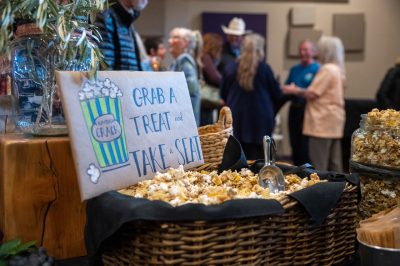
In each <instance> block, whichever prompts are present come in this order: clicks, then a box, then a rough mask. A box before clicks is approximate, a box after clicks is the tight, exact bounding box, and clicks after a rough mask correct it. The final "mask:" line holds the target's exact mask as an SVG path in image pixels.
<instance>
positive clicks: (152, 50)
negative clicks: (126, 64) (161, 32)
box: [142, 37, 167, 71]
mask: <svg viewBox="0 0 400 266" xmlns="http://www.w3.org/2000/svg"><path fill="white" fill-rule="evenodd" d="M144 46H145V48H146V53H147V54H148V56H149V58H148V59H147V60H145V61H143V62H142V68H143V70H144V71H163V70H165V67H163V65H162V62H163V60H164V58H165V54H166V53H167V49H166V48H165V47H164V44H163V41H162V39H161V38H158V37H151V38H146V39H145V41H144Z"/></svg>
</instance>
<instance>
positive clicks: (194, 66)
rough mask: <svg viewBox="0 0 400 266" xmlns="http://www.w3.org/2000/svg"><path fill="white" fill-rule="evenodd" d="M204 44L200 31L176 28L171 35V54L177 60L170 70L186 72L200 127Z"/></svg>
mask: <svg viewBox="0 0 400 266" xmlns="http://www.w3.org/2000/svg"><path fill="white" fill-rule="evenodd" d="M202 44H203V41H202V37H201V34H200V32H198V31H192V30H190V29H186V28H174V29H172V30H171V32H170V34H169V39H168V45H169V52H170V53H171V55H172V57H173V58H174V59H175V61H174V62H173V64H172V66H171V69H170V70H171V71H183V72H184V74H185V77H186V82H187V85H188V89H189V95H190V100H191V102H192V107H193V113H194V117H195V119H196V123H197V125H198V126H199V125H200V101H201V99H200V88H199V69H201V67H202V62H201V50H202Z"/></svg>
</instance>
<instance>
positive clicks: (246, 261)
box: [102, 184, 357, 266]
mask: <svg viewBox="0 0 400 266" xmlns="http://www.w3.org/2000/svg"><path fill="white" fill-rule="evenodd" d="M281 203H282V205H283V206H284V208H285V210H286V211H285V213H284V214H283V215H281V216H266V217H255V218H247V219H241V220H230V221H193V222H174V223H171V222H154V221H139V222H131V223H128V224H126V225H124V226H123V227H122V228H121V229H120V230H119V231H118V232H117V233H116V234H114V235H113V237H112V238H110V239H108V240H107V241H106V242H105V243H104V245H103V249H102V260H103V263H104V265H106V266H108V265H110V266H111V265H113V266H114V265H229V266H231V265H306V264H308V265H332V264H341V263H344V262H345V261H346V260H347V259H348V258H349V257H351V256H352V255H353V254H354V252H355V247H354V246H355V239H356V231H355V227H356V215H357V191H356V187H355V186H352V185H350V184H347V185H346V188H345V190H344V192H343V194H342V196H341V199H340V200H339V202H338V204H337V205H336V207H335V208H334V209H332V210H331V212H330V214H329V215H328V217H327V218H326V220H325V222H324V223H323V224H322V225H321V226H318V227H312V226H311V225H310V224H309V216H308V214H307V213H306V212H305V211H304V209H303V208H302V207H301V206H300V204H299V203H298V202H297V201H295V200H293V199H291V198H289V197H285V198H283V199H281Z"/></svg>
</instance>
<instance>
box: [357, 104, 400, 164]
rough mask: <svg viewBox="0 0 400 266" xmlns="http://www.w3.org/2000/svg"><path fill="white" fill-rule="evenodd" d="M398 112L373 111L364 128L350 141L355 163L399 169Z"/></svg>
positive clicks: (399, 133) (368, 116)
mask: <svg viewBox="0 0 400 266" xmlns="http://www.w3.org/2000/svg"><path fill="white" fill-rule="evenodd" d="M399 137H400V112H397V111H395V110H392V109H389V110H383V111H379V110H378V109H373V110H372V111H371V112H369V113H368V115H367V117H366V120H365V125H364V128H362V129H360V130H358V131H356V132H355V133H354V135H353V140H352V157H351V159H352V160H353V161H355V162H359V163H364V164H371V165H379V166H385V167H400V139H399Z"/></svg>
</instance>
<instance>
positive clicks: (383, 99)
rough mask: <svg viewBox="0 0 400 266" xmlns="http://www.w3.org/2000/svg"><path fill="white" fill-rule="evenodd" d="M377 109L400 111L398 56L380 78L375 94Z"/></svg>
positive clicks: (399, 65)
mask: <svg viewBox="0 0 400 266" xmlns="http://www.w3.org/2000/svg"><path fill="white" fill-rule="evenodd" d="M376 100H377V104H378V108H379V109H381V110H382V109H395V110H397V111H400V57H399V58H397V61H396V63H395V65H394V66H393V67H391V68H390V69H389V70H388V71H387V72H386V75H385V78H384V79H383V80H382V82H381V85H380V87H379V90H378V92H377V94H376Z"/></svg>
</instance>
